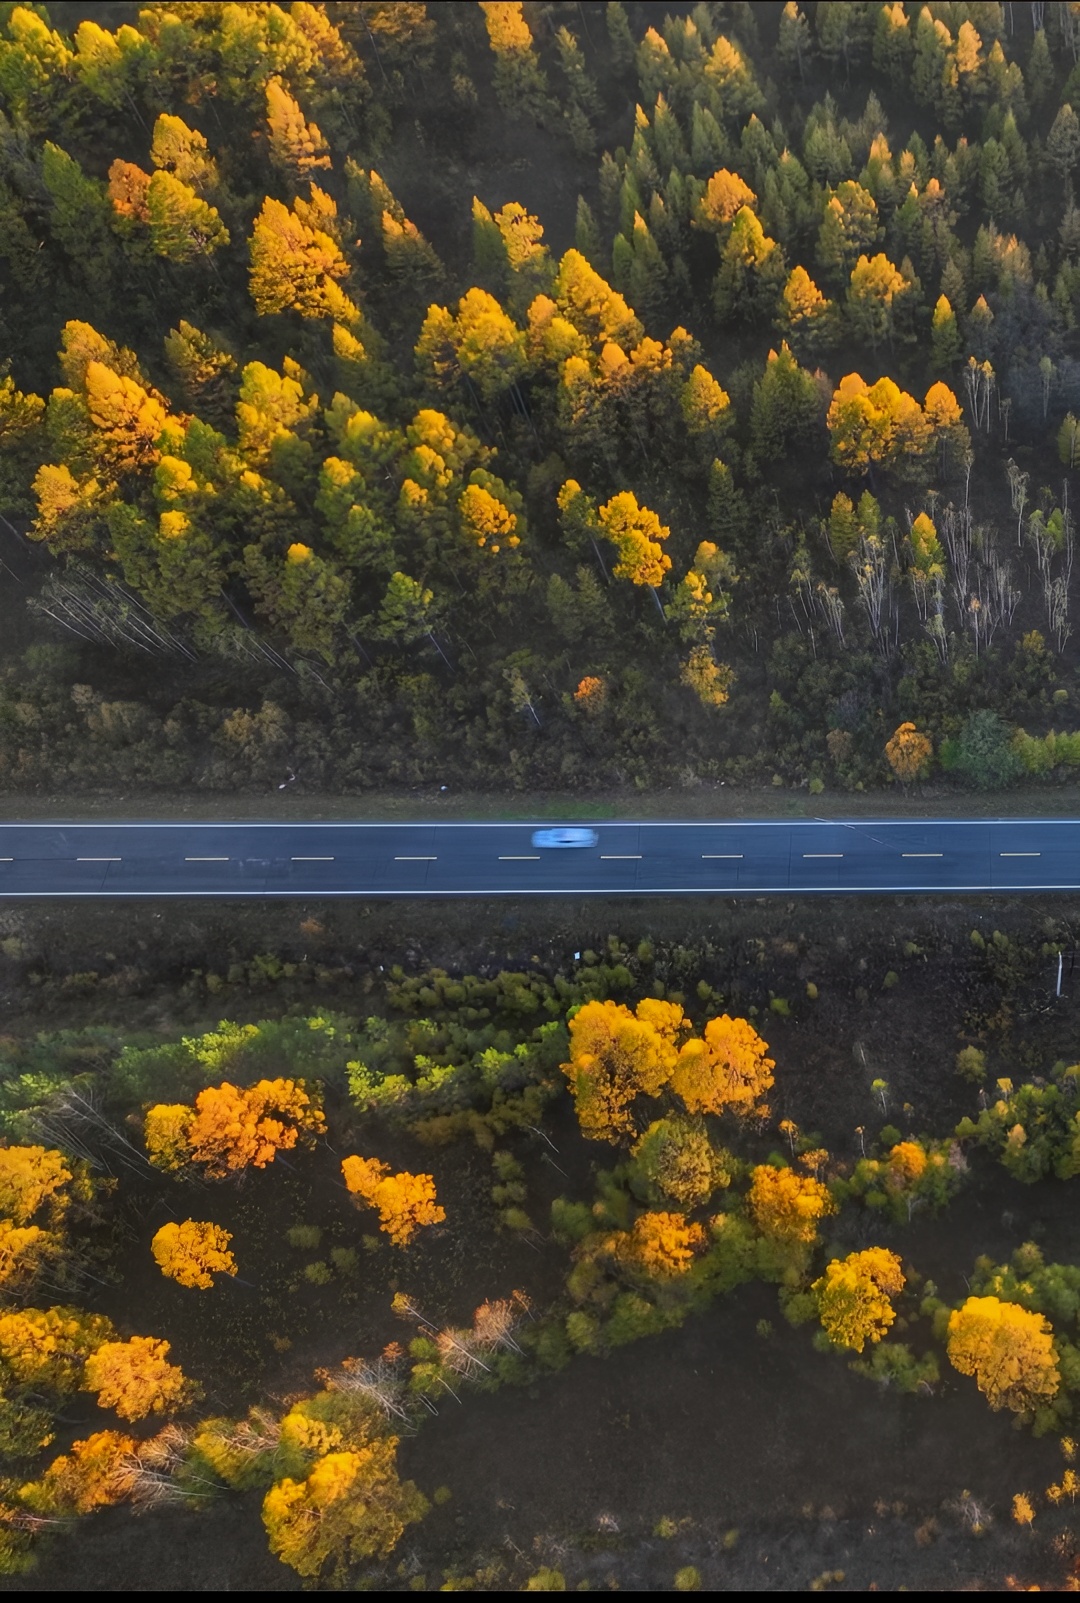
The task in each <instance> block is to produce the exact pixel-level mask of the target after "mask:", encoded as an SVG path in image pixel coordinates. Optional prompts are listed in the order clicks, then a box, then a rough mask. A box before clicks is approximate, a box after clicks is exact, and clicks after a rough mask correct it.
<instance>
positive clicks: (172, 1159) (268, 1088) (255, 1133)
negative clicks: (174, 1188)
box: [145, 1080, 326, 1180]
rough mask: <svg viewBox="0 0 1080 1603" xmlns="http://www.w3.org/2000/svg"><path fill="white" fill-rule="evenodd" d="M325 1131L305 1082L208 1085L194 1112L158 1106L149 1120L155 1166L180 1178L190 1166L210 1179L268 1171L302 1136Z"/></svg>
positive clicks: (148, 1147)
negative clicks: (177, 1172) (178, 1172)
mask: <svg viewBox="0 0 1080 1603" xmlns="http://www.w3.org/2000/svg"><path fill="white" fill-rule="evenodd" d="M325 1128H326V1123H325V1121H324V1119H323V1115H322V1110H321V1108H320V1107H319V1105H318V1102H317V1101H316V1100H315V1096H314V1094H313V1093H312V1092H311V1091H310V1090H309V1089H308V1088H307V1086H306V1085H305V1084H304V1083H303V1082H302V1081H300V1080H260V1081H259V1082H258V1084H257V1085H252V1086H248V1087H247V1089H246V1090H242V1089H241V1088H240V1087H239V1086H236V1085H231V1084H230V1083H229V1082H228V1081H227V1080H226V1081H225V1082H224V1083H223V1084H222V1085H218V1086H207V1088H206V1090H205V1091H200V1092H199V1094H198V1096H197V1097H196V1098H195V1106H194V1108H189V1107H185V1106H184V1105H183V1104H179V1105H165V1104H159V1105H158V1106H157V1107H153V1108H151V1109H150V1110H149V1112H148V1113H147V1115H146V1124H145V1140H146V1150H147V1153H148V1155H149V1158H150V1162H151V1163H152V1164H154V1165H155V1167H156V1168H159V1169H164V1170H166V1171H167V1172H170V1173H175V1172H176V1171H177V1170H179V1169H183V1168H186V1167H187V1166H188V1165H196V1166H198V1167H199V1168H201V1169H202V1170H203V1172H204V1174H205V1175H206V1177H207V1179H210V1180H221V1179H224V1178H225V1177H226V1176H227V1175H230V1174H237V1173H240V1172H241V1171H242V1170H244V1169H249V1168H255V1169H263V1168H265V1167H266V1165H267V1164H268V1163H272V1162H273V1160H274V1158H275V1156H276V1155H277V1153H279V1152H287V1151H290V1150H291V1149H292V1148H293V1147H295V1146H296V1144H297V1142H298V1141H299V1140H300V1139H301V1137H305V1138H307V1139H310V1138H311V1137H313V1136H316V1135H320V1134H321V1133H322V1132H323V1130H325Z"/></svg>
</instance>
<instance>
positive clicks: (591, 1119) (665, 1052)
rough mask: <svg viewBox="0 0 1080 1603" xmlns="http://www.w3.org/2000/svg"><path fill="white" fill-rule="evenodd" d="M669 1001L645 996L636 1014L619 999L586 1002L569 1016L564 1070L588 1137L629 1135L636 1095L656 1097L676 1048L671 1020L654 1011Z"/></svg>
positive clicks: (612, 1138)
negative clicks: (618, 1000) (566, 1057)
mask: <svg viewBox="0 0 1080 1603" xmlns="http://www.w3.org/2000/svg"><path fill="white" fill-rule="evenodd" d="M650 1003H652V1005H650ZM672 1006H673V1004H671V1003H666V1004H665V1003H655V1002H653V1001H652V999H646V1001H643V1002H640V1003H639V1004H638V1008H637V1012H636V1014H634V1013H631V1011H630V1009H629V1008H628V1007H624V1006H623V1005H622V1003H621V1002H586V1003H585V1004H584V1005H583V1006H582V1007H580V1008H579V1009H578V1011H577V1012H576V1013H575V1014H574V1016H573V1018H572V1019H571V1020H570V1061H569V1062H568V1063H564V1064H563V1065H562V1071H563V1073H564V1074H565V1075H566V1078H567V1079H568V1080H569V1082H570V1090H571V1092H572V1093H573V1097H574V1106H575V1108H576V1110H577V1116H578V1121H579V1123H580V1125H581V1131H582V1134H583V1135H585V1136H587V1137H588V1138H589V1140H590V1141H613V1142H617V1141H619V1140H621V1139H622V1138H624V1137H626V1136H632V1135H633V1134H634V1133H635V1126H634V1120H633V1117H632V1115H631V1104H632V1103H633V1101H634V1099H635V1098H636V1097H638V1096H657V1095H658V1094H659V1093H660V1092H661V1091H662V1090H663V1088H664V1086H665V1085H666V1084H667V1082H668V1080H669V1079H670V1077H671V1071H672V1069H673V1068H674V1066H675V1059H676V1056H677V1050H676V1046H675V1042H674V1040H673V1038H672V1034H671V1025H672V1019H671V1018H665V1017H661V1016H659V1015H657V1014H656V1008H658V1007H667V1008H669V1009H671V1008H672ZM678 1012H679V1020H680V1024H681V1018H682V1010H681V1008H680V1009H678Z"/></svg>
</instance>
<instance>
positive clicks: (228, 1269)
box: [150, 1219, 236, 1291]
mask: <svg viewBox="0 0 1080 1603" xmlns="http://www.w3.org/2000/svg"><path fill="white" fill-rule="evenodd" d="M231 1240H232V1236H231V1235H230V1234H229V1232H228V1231H227V1230H223V1229H222V1228H221V1226H220V1225H215V1224H209V1223H206V1222H204V1221H202V1220H200V1219H185V1220H184V1221H183V1223H182V1224H176V1223H175V1222H172V1221H171V1222H170V1223H169V1224H167V1225H162V1227H161V1229H160V1230H159V1231H158V1232H157V1234H156V1235H155V1236H154V1239H153V1241H152V1242H151V1243H150V1251H151V1252H152V1253H153V1255H154V1262H155V1263H156V1264H157V1266H158V1268H159V1269H160V1270H161V1272H162V1274H163V1275H165V1276H167V1278H168V1279H169V1280H175V1281H177V1282H178V1283H179V1284H180V1285H181V1286H198V1287H200V1288H201V1289H202V1290H204V1291H208V1290H209V1289H210V1287H211V1286H212V1285H213V1284H214V1276H215V1275H235V1273H236V1259H235V1258H234V1257H233V1255H232V1253H231V1252H230V1251H229V1242H230V1241H231Z"/></svg>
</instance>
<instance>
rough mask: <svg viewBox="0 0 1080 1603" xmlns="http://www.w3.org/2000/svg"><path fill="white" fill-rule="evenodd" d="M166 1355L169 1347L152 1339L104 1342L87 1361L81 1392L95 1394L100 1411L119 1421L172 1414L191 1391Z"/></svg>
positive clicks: (164, 1342)
mask: <svg viewBox="0 0 1080 1603" xmlns="http://www.w3.org/2000/svg"><path fill="white" fill-rule="evenodd" d="M168 1353H169V1343H168V1342H167V1341H158V1340H157V1339H156V1338H155V1337H153V1336H132V1338H131V1340H130V1341H106V1342H103V1343H102V1344H101V1346H100V1347H98V1349H97V1351H96V1352H93V1353H91V1354H90V1356H89V1358H87V1360H86V1367H85V1371H84V1374H83V1383H82V1390H83V1391H92V1392H97V1400H98V1406H99V1408H112V1409H114V1410H115V1411H116V1413H118V1414H119V1415H120V1418H121V1419H143V1418H145V1416H146V1415H147V1414H166V1413H168V1414H171V1413H174V1412H175V1410H176V1409H178V1408H182V1407H183V1406H184V1404H185V1403H187V1402H188V1401H189V1400H190V1398H191V1396H192V1393H193V1390H194V1388H193V1387H192V1385H191V1382H190V1381H189V1380H187V1378H186V1377H185V1375H184V1372H183V1370H182V1369H180V1368H179V1366H178V1365H176V1364H170V1363H169V1361H168Z"/></svg>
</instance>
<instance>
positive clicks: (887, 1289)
mask: <svg viewBox="0 0 1080 1603" xmlns="http://www.w3.org/2000/svg"><path fill="white" fill-rule="evenodd" d="M903 1289H904V1272H903V1270H902V1269H901V1267H900V1259H899V1258H898V1257H897V1256H896V1254H895V1252H889V1250H888V1249H887V1248H886V1247H868V1248H867V1249H866V1250H865V1251H864V1252H851V1253H848V1256H847V1257H846V1258H834V1259H833V1260H832V1262H831V1263H830V1264H828V1265H827V1267H826V1269H825V1273H824V1274H823V1275H822V1276H821V1278H820V1280H815V1281H814V1284H813V1285H812V1286H811V1288H810V1290H811V1292H812V1293H813V1296H814V1299H815V1301H816V1303H817V1309H818V1317H819V1319H820V1320H821V1324H822V1328H823V1329H824V1331H825V1334H826V1335H827V1336H828V1338H829V1340H830V1341H831V1342H832V1343H833V1345H834V1346H835V1347H851V1348H854V1350H855V1352H857V1353H861V1352H862V1350H863V1348H864V1347H865V1345H866V1343H867V1342H868V1341H870V1342H876V1341H880V1340H881V1339H882V1337H883V1336H884V1335H885V1332H886V1331H887V1330H888V1328H889V1326H890V1325H891V1324H892V1322H893V1320H894V1319H895V1318H896V1311H895V1309H894V1308H893V1305H892V1301H891V1299H892V1298H893V1297H896V1296H899V1294H900V1292H901V1291H903Z"/></svg>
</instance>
